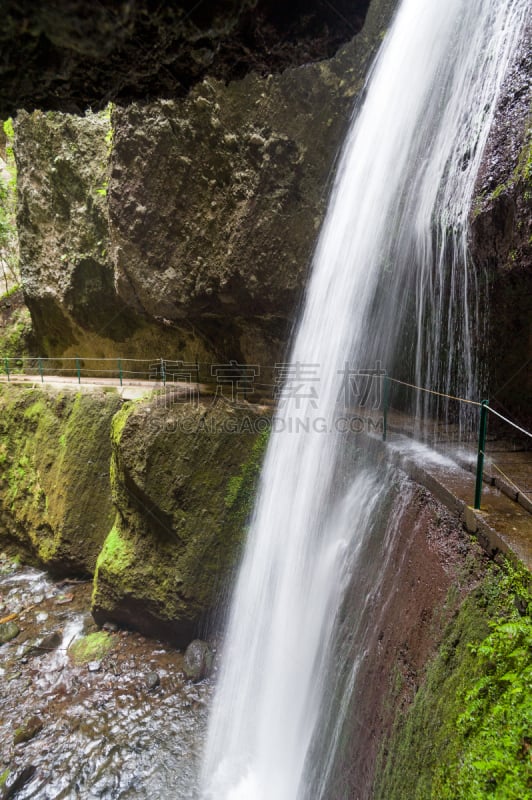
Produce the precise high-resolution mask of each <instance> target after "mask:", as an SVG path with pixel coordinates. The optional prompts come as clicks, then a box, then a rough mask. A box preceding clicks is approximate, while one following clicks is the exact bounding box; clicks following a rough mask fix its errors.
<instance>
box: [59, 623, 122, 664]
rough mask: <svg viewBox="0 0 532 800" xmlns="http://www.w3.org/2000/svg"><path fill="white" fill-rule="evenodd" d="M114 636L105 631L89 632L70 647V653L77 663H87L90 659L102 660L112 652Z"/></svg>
mask: <svg viewBox="0 0 532 800" xmlns="http://www.w3.org/2000/svg"><path fill="white" fill-rule="evenodd" d="M113 647H114V638H113V636H111V634H109V633H106V632H105V631H98V632H97V633H89V634H88V636H83V638H81V639H78V640H77V641H75V642H74V643H73V644H71V645H70V647H69V648H68V654H69V656H70V658H71V659H72V661H73V662H74V663H75V664H78V665H79V664H86V663H88V662H89V661H100V660H101V659H102V658H104V656H106V655H107V654H108V653H110V652H111V650H112V649H113Z"/></svg>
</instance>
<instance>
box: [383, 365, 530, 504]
mask: <svg viewBox="0 0 532 800" xmlns="http://www.w3.org/2000/svg"><path fill="white" fill-rule="evenodd" d="M383 379H384V391H383V397H384V415H383V437H382V438H383V441H386V440H387V436H388V428H389V416H390V412H391V403H390V386H391V384H398V385H400V386H404V387H407V388H409V389H413V390H415V391H416V392H423V393H425V394H427V395H432V396H437V397H439V398H444V399H446V400H450V401H455V402H458V403H463V404H466V405H468V406H475V407H477V408H478V409H479V417H478V422H477V431H476V445H477V446H476V468H475V494H474V501H473V507H474V508H475V509H477V510H478V509H480V507H481V502H482V487H483V483H484V482H485V481H487V482H489V483H492V484H494V485H495V486H496V487H497V488H499V489H500V490H501V491H502V492H504V493H505V494H507V495H508V496H509V497H511V499H513V500H516V501H517V502H519V503H520V504H521V505H522V506H523V507H524V508H526V509H527V510H528V511H531V512H532V488H530V487H528V486H527V488H523V486H521V485H519V484H518V483H517V480H518V479H515V478H512V477H510V476H508V474H507V472H506V471H505V470H503V469H502V467H501V466H500V465H499V464H497V463H496V462H495V460H494V459H493V454H492V453H490V452H488V450H487V448H486V442H487V432H488V416H489V414H493V415H494V416H495V417H497V418H498V419H499V420H501V421H502V422H504V423H505V425H509V426H510V427H511V428H512V429H513V430H516V431H518V433H519V435H521V436H524V437H527V438H528V439H532V432H530V431H528V430H526V428H524V427H522V426H521V425H518V424H517V423H516V422H514V421H513V420H511V419H509V418H508V417H506V416H504V415H503V414H501V413H500V412H499V411H497V410H496V409H494V408H493V407H492V406H490V405H489V401H488V400H482V401H478V400H472V399H470V398H465V397H457V396H456V395H451V394H447V393H445V392H439V391H436V390H434V389H428V388H426V387H423V386H417V385H416V384H413V383H408V382H406V381H402V380H398V379H396V378H392V377H390V376H388V375H386V376H384V378H383ZM435 424H438V423H435ZM486 458H489V468H490V469H491V468H492V469H494V470H495V472H496V473H497V475H493V474H486V463H485V460H486ZM526 473H527V475H525V476H524V478H528V481H530V479H531V478H532V467H529V468H528V469H526ZM499 476H500V478H499ZM520 483H521V481H520Z"/></svg>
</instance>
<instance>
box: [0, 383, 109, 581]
mask: <svg viewBox="0 0 532 800" xmlns="http://www.w3.org/2000/svg"><path fill="white" fill-rule="evenodd" d="M120 402H121V401H120V399H119V397H118V395H117V394H116V393H112V392H93V393H91V394H82V393H77V392H76V391H72V390H63V391H52V390H47V389H37V388H31V389H27V388H23V387H20V386H13V387H10V386H7V385H2V386H1V387H0V547H3V546H5V545H7V544H10V543H11V544H13V543H15V544H16V545H17V546H18V547H19V548H22V549H23V550H25V551H26V552H27V554H28V555H30V556H33V557H34V558H36V559H37V560H38V561H39V562H41V563H42V564H44V565H46V566H48V567H50V568H52V569H54V570H56V571H60V572H62V573H67V574H68V573H91V572H93V570H94V566H95V563H96V558H97V556H98V552H99V550H100V548H101V545H102V543H103V541H104V539H105V537H106V535H107V533H108V532H109V529H110V527H111V525H112V521H113V517H114V511H113V506H112V502H111V491H110V486H109V463H110V457H111V442H110V438H109V430H110V426H111V420H112V418H113V416H114V414H115V413H116V412H117V411H118V408H119V407H120Z"/></svg>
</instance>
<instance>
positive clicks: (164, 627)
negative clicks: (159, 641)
mask: <svg viewBox="0 0 532 800" xmlns="http://www.w3.org/2000/svg"><path fill="white" fill-rule="evenodd" d="M268 427H269V425H268V419H267V417H265V416H262V415H261V413H260V412H259V411H257V410H253V408H252V407H250V408H248V409H243V408H242V409H237V408H234V407H232V406H230V405H228V404H227V403H226V402H225V401H223V400H221V399H215V398H213V402H212V404H205V402H202V403H199V401H198V402H195V401H194V402H188V401H187V402H183V398H179V397H177V398H176V397H175V395H174V394H173V393H170V392H169V393H168V394H164V393H163V394H162V395H159V396H156V397H153V398H152V399H151V400H149V401H137V402H134V403H126V404H124V403H123V401H122V400H121V399H120V397H119V396H118V394H117V393H116V392H115V391H114V390H110V391H94V390H93V391H91V392H90V393H89V392H77V391H75V390H70V389H63V390H57V389H55V390H54V389H50V388H46V387H43V388H42V389H41V388H31V389H27V388H25V387H21V386H8V385H6V384H3V385H1V386H0V466H1V473H0V551H2V550H5V549H7V550H10V551H13V552H18V553H19V554H21V555H22V556H23V557H24V559H25V560H30V561H32V562H35V563H38V564H40V565H43V566H45V567H47V568H48V569H50V570H52V571H54V572H55V573H57V574H59V575H84V576H87V575H93V574H95V579H94V593H93V612H94V616H95V618H96V619H97V620H98V621H99V622H101V623H103V622H109V621H116V622H119V623H121V624H124V625H126V626H129V627H132V628H135V629H137V630H141V631H143V632H144V633H146V634H147V635H149V636H152V637H157V636H161V637H164V638H165V639H167V640H171V641H173V642H174V643H178V644H180V645H186V644H188V642H189V641H191V640H192V639H193V638H194V637H195V636H198V635H199V634H200V633H201V632H202V628H203V626H204V625H205V623H206V620H207V619H210V622H211V624H212V625H215V624H218V623H219V621H220V620H215V619H214V617H213V614H214V612H215V609H216V608H217V607H218V610H219V613H220V614H223V607H224V602H223V601H224V598H225V593H226V591H227V588H228V584H229V583H230V581H231V579H232V577H233V572H234V567H235V565H236V563H237V561H238V559H239V556H240V552H241V547H242V543H243V539H244V535H245V531H246V525H247V521H248V517H249V515H250V513H251V507H252V502H253V497H254V492H255V486H256V482H257V479H258V474H259V469H260V464H261V462H262V456H263V451H264V447H265V444H266V441H267V430H268ZM260 431H262V433H261V432H260Z"/></svg>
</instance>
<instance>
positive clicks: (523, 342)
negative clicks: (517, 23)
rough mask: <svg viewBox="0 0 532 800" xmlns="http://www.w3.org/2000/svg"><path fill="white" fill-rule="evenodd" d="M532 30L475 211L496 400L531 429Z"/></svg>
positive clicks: (504, 104) (505, 96)
mask: <svg viewBox="0 0 532 800" xmlns="http://www.w3.org/2000/svg"><path fill="white" fill-rule="evenodd" d="M531 53H532V25H529V27H528V31H527V35H526V36H525V39H524V41H523V46H522V49H521V51H520V53H518V54H517V57H516V59H515V62H514V64H513V67H512V69H511V70H510V72H509V74H508V75H507V77H506V80H505V82H504V85H503V87H502V94H501V98H500V102H499V105H498V108H497V111H496V116H495V120H494V124H493V128H492V131H491V134H490V138H489V141H488V146H487V148H486V151H485V153H484V158H483V163H482V166H481V171H480V174H479V179H478V182H477V187H476V191H477V199H476V201H475V204H474V207H473V209H472V211H471V234H472V238H471V252H472V257H473V260H474V262H475V264H476V266H477V269H478V273H479V275H480V276H481V278H482V277H483V276H485V277H486V278H487V284H488V296H487V298H486V300H487V305H488V314H489V330H488V336H489V342H488V348H487V356H486V358H487V373H488V383H489V393H490V398H491V399H492V400H493V401H496V402H498V403H500V404H501V405H502V407H503V408H506V409H507V410H510V411H511V413H513V414H514V415H515V416H517V417H518V418H519V419H521V420H522V421H523V423H524V424H526V423H527V421H528V422H530V420H531V416H530V407H531V406H530V401H531V399H532V372H531V370H530V355H531V351H532V81H531V76H532V56H531Z"/></svg>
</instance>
